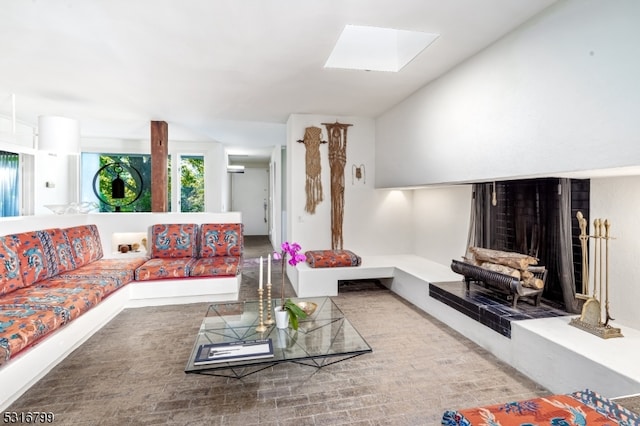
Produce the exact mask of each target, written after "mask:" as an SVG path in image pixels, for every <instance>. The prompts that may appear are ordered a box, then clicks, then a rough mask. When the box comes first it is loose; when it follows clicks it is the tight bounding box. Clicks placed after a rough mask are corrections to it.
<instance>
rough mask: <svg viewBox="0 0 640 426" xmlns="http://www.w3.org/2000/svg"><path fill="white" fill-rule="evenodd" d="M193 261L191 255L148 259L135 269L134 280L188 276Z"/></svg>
mask: <svg viewBox="0 0 640 426" xmlns="http://www.w3.org/2000/svg"><path fill="white" fill-rule="evenodd" d="M193 262H195V259H194V258H192V257H183V258H171V259H161V258H155V259H149V260H148V261H146V262H145V263H144V264H143V265H142V266H140V267H139V268H138V269H136V281H149V280H161V279H167V278H184V277H188V276H189V273H190V272H191V265H192V264H193Z"/></svg>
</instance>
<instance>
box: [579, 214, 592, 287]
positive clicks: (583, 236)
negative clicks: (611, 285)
mask: <svg viewBox="0 0 640 426" xmlns="http://www.w3.org/2000/svg"><path fill="white" fill-rule="evenodd" d="M576 217H577V218H578V226H580V246H581V247H582V294H583V295H585V296H587V297H589V259H588V258H587V240H588V239H589V237H588V236H587V219H585V218H584V216H583V215H582V212H578V213H577V214H576Z"/></svg>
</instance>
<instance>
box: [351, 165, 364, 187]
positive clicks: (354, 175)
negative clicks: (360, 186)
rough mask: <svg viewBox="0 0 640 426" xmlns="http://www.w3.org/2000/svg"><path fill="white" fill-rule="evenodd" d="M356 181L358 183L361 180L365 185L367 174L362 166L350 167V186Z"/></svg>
mask: <svg viewBox="0 0 640 426" xmlns="http://www.w3.org/2000/svg"><path fill="white" fill-rule="evenodd" d="M356 179H357V180H358V181H359V180H361V179H362V183H367V174H366V172H365V170H364V164H360V165H359V166H356V165H355V164H353V165H351V185H355V183H356Z"/></svg>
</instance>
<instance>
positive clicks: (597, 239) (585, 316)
mask: <svg viewBox="0 0 640 426" xmlns="http://www.w3.org/2000/svg"><path fill="white" fill-rule="evenodd" d="M576 217H577V218H578V225H579V226H580V246H581V248H582V293H581V294H577V295H576V297H577V298H579V299H585V302H584V305H582V314H581V315H580V317H579V318H577V317H576V318H573V319H572V320H571V322H570V323H569V324H571V325H573V326H575V327H578V328H580V329H582V330H584V331H587V332H589V333H591V334H595V335H596V336H598V337H601V338H603V339H608V338H610V337H622V333H621V331H620V329H619V328H615V327H612V326H611V325H609V321H610V320H613V319H614V318H611V314H610V313H609V240H611V239H612V238H611V235H610V233H609V230H610V227H611V224H610V223H609V220H608V219H605V220H601V219H596V220H594V221H593V226H594V234H593V235H588V234H587V227H588V224H587V219H585V218H584V216H583V215H582V212H578V213H577V214H576ZM589 238H593V241H594V255H593V292H592V293H591V294H589V269H590V268H589V253H588V251H587V243H588V241H589ZM603 242H604V255H603V253H602V252H603V247H602V245H603V244H602V243H603ZM603 261H604V264H605V265H604V267H603V265H602V263H603ZM603 274H604V285H603V279H602V278H603ZM603 291H604V298H605V299H604V300H605V302H604V322H603V321H602V304H601V300H602V296H603V295H602V292H603Z"/></svg>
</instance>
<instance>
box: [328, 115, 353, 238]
mask: <svg viewBox="0 0 640 426" xmlns="http://www.w3.org/2000/svg"><path fill="white" fill-rule="evenodd" d="M322 124H323V125H324V126H325V127H326V128H327V134H328V135H329V167H330V169H331V249H332V250H342V220H343V218H344V166H345V164H346V163H347V129H348V128H349V126H352V124H342V123H338V122H337V121H336V122H335V123H322Z"/></svg>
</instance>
